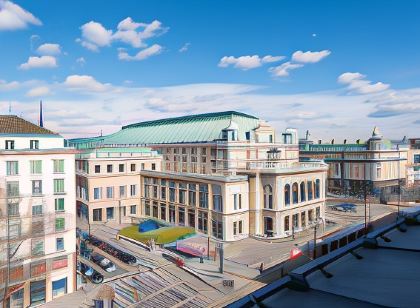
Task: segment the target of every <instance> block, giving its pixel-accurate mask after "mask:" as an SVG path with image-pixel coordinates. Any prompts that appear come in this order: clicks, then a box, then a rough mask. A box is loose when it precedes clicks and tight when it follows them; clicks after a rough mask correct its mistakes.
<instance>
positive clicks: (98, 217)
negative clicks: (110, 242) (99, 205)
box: [93, 209, 102, 221]
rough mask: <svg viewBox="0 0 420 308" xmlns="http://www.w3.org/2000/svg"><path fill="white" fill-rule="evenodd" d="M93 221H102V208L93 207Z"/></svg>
mask: <svg viewBox="0 0 420 308" xmlns="http://www.w3.org/2000/svg"><path fill="white" fill-rule="evenodd" d="M93 221H102V209H93Z"/></svg>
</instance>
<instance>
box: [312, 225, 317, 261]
mask: <svg viewBox="0 0 420 308" xmlns="http://www.w3.org/2000/svg"><path fill="white" fill-rule="evenodd" d="M317 227H318V220H316V221H315V227H314V255H313V259H314V260H315V259H316V229H317Z"/></svg>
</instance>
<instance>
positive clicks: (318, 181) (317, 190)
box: [315, 179, 321, 199]
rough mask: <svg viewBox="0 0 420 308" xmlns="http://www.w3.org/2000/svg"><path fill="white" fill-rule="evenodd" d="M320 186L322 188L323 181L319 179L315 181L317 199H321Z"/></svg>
mask: <svg viewBox="0 0 420 308" xmlns="http://www.w3.org/2000/svg"><path fill="white" fill-rule="evenodd" d="M320 186H321V181H320V180H319V179H316V181H315V198H316V199H318V198H319V197H320Z"/></svg>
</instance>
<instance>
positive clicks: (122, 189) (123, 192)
mask: <svg viewBox="0 0 420 308" xmlns="http://www.w3.org/2000/svg"><path fill="white" fill-rule="evenodd" d="M126 196H127V192H126V191H125V186H120V198H125V197H126Z"/></svg>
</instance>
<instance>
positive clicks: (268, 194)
mask: <svg viewBox="0 0 420 308" xmlns="http://www.w3.org/2000/svg"><path fill="white" fill-rule="evenodd" d="M264 208H265V209H272V208H273V188H272V187H271V185H265V186H264Z"/></svg>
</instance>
